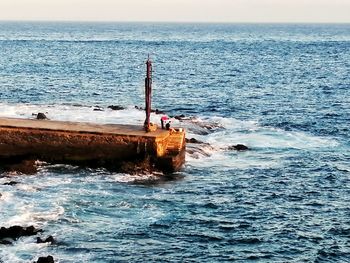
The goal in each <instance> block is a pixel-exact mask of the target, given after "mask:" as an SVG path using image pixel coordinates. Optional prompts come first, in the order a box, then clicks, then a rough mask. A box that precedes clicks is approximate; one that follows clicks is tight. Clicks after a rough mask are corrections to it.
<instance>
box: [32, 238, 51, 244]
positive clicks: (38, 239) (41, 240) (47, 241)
mask: <svg viewBox="0 0 350 263" xmlns="http://www.w3.org/2000/svg"><path fill="white" fill-rule="evenodd" d="M36 243H38V244H41V243H51V244H53V243H55V239H54V238H53V236H48V237H47V238H46V239H42V238H41V237H37V238H36Z"/></svg>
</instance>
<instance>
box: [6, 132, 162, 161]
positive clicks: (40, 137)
mask: <svg viewBox="0 0 350 263" xmlns="http://www.w3.org/2000/svg"><path fill="white" fill-rule="evenodd" d="M154 145H155V144H154V139H153V138H145V137H135V136H121V135H111V134H91V133H77V132H59V131H47V130H46V131H43V130H36V129H33V130H30V129H23V128H0V157H2V158H8V157H11V156H19V155H22V156H31V157H37V158H40V159H44V160H49V161H89V160H128V159H132V158H136V157H140V156H144V155H145V154H151V155H154V154H155V153H156V149H154Z"/></svg>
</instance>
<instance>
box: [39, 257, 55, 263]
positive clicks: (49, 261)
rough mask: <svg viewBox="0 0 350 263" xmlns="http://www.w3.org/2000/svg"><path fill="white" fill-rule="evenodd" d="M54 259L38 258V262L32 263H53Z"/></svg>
mask: <svg viewBox="0 0 350 263" xmlns="http://www.w3.org/2000/svg"><path fill="white" fill-rule="evenodd" d="M54 262H55V261H54V259H53V257H52V256H47V257H40V258H39V259H38V261H36V262H34V263H54Z"/></svg>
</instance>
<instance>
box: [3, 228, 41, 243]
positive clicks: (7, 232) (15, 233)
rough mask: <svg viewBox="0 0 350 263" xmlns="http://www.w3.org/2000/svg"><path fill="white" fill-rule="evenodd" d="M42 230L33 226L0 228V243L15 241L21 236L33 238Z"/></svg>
mask: <svg viewBox="0 0 350 263" xmlns="http://www.w3.org/2000/svg"><path fill="white" fill-rule="evenodd" d="M41 231H42V230H40V229H36V228H35V227H34V226H28V227H22V226H11V227H9V228H6V227H1V228H0V241H8V240H9V239H12V240H17V239H18V238H20V237H22V236H34V235H36V234H37V233H39V232H41Z"/></svg>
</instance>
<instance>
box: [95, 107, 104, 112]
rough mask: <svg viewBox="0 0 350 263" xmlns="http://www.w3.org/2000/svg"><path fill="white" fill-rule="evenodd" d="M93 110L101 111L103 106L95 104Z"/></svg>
mask: <svg viewBox="0 0 350 263" xmlns="http://www.w3.org/2000/svg"><path fill="white" fill-rule="evenodd" d="M94 111H103V108H101V107H100V106H95V108H94Z"/></svg>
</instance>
